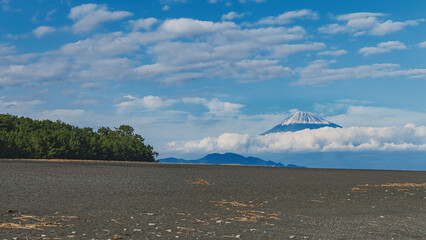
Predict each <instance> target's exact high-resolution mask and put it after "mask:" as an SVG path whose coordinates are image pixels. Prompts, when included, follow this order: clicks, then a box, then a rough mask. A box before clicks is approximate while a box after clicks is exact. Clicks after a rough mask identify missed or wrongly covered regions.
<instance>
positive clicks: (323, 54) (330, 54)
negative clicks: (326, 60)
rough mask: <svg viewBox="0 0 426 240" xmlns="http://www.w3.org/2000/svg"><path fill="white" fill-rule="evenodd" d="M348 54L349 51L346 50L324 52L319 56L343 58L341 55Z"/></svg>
mask: <svg viewBox="0 0 426 240" xmlns="http://www.w3.org/2000/svg"><path fill="white" fill-rule="evenodd" d="M346 53H348V51H346V50H343V49H341V50H334V51H322V52H319V53H318V56H334V57H337V56H341V55H345V54H346Z"/></svg>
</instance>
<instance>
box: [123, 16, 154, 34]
mask: <svg viewBox="0 0 426 240" xmlns="http://www.w3.org/2000/svg"><path fill="white" fill-rule="evenodd" d="M129 23H130V25H131V26H132V28H133V31H139V30H141V29H144V30H146V31H148V30H151V28H152V26H153V25H155V24H157V23H158V19H156V18H153V17H150V18H142V19H138V20H130V21H129Z"/></svg>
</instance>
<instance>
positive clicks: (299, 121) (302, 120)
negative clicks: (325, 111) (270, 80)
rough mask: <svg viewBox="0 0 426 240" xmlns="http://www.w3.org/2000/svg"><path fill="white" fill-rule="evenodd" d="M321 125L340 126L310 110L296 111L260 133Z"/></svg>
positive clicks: (313, 127) (297, 129)
mask: <svg viewBox="0 0 426 240" xmlns="http://www.w3.org/2000/svg"><path fill="white" fill-rule="evenodd" d="M323 127H332V128H341V126H339V125H337V124H334V123H332V122H329V121H327V120H325V119H323V118H320V117H318V116H316V115H315V114H313V113H310V112H296V113H294V114H293V115H291V116H290V117H288V118H286V119H284V120H283V122H282V123H280V124H278V125H276V126H275V127H273V128H271V129H269V130H268V131H266V132H264V133H262V134H261V135H266V134H269V133H277V132H296V131H300V130H303V129H318V128H323Z"/></svg>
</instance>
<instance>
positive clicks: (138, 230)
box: [133, 228, 142, 232]
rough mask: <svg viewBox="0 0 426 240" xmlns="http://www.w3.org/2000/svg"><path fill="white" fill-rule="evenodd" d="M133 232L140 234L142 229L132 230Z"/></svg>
mask: <svg viewBox="0 0 426 240" xmlns="http://www.w3.org/2000/svg"><path fill="white" fill-rule="evenodd" d="M133 232H142V229H140V228H135V229H133Z"/></svg>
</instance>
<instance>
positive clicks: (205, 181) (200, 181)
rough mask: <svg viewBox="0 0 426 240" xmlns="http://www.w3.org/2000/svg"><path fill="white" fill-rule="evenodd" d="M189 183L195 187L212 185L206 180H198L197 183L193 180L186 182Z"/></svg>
mask: <svg viewBox="0 0 426 240" xmlns="http://www.w3.org/2000/svg"><path fill="white" fill-rule="evenodd" d="M186 182H187V183H189V184H193V185H209V186H210V185H211V184H210V182H209V181H207V180H206V179H204V178H200V177H199V178H197V180H195V181H191V180H186Z"/></svg>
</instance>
